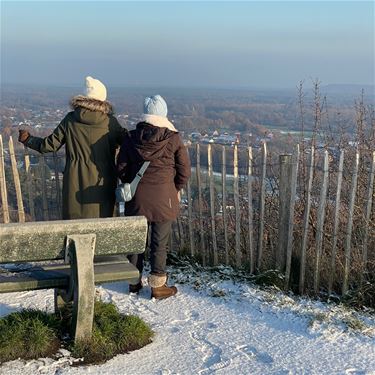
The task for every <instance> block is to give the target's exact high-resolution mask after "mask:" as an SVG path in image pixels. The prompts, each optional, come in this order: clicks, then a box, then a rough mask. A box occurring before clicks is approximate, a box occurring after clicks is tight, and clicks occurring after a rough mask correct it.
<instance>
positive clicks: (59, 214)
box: [53, 152, 120, 220]
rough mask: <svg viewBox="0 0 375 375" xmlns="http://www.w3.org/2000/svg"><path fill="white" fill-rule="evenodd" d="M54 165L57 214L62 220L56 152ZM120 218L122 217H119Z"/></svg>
mask: <svg viewBox="0 0 375 375" xmlns="http://www.w3.org/2000/svg"><path fill="white" fill-rule="evenodd" d="M53 165H54V168H55V187H56V192H55V193H56V204H57V214H58V218H59V219H60V220H61V218H62V203H61V201H62V200H61V190H60V178H59V176H60V174H59V169H58V163H57V154H56V152H54V153H53ZM119 216H120V215H119Z"/></svg>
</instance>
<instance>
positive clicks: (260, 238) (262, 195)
mask: <svg viewBox="0 0 375 375" xmlns="http://www.w3.org/2000/svg"><path fill="white" fill-rule="evenodd" d="M266 168H267V145H266V142H263V145H262V168H261V180H260V204H259V206H260V208H259V236H258V261H257V269H258V271H259V270H260V269H261V266H262V257H263V236H264V204H265V198H266V197H265V195H266Z"/></svg>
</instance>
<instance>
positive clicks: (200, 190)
mask: <svg viewBox="0 0 375 375" xmlns="http://www.w3.org/2000/svg"><path fill="white" fill-rule="evenodd" d="M196 153H197V167H196V174H197V186H198V210H199V235H200V245H201V256H202V264H203V265H204V266H205V265H206V249H205V246H204V229H203V213H202V203H203V202H202V184H201V164H200V159H201V156H200V155H201V153H200V145H199V143H197V146H196Z"/></svg>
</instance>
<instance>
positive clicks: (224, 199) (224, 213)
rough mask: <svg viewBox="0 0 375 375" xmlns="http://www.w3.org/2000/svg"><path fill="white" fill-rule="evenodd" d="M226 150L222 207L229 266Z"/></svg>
mask: <svg viewBox="0 0 375 375" xmlns="http://www.w3.org/2000/svg"><path fill="white" fill-rule="evenodd" d="M226 163H227V161H226V148H225V146H223V148H222V169H221V186H222V194H223V196H222V206H223V227H224V242H225V243H224V246H225V264H226V265H228V264H229V249H228V216H227V189H226V182H227V165H226Z"/></svg>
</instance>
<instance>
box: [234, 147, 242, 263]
mask: <svg viewBox="0 0 375 375" xmlns="http://www.w3.org/2000/svg"><path fill="white" fill-rule="evenodd" d="M233 193H234V209H235V215H236V233H235V250H236V266H237V267H240V266H241V261H242V254H241V222H240V221H241V216H240V215H241V210H240V193H239V185H238V147H237V145H235V146H234V148H233Z"/></svg>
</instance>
